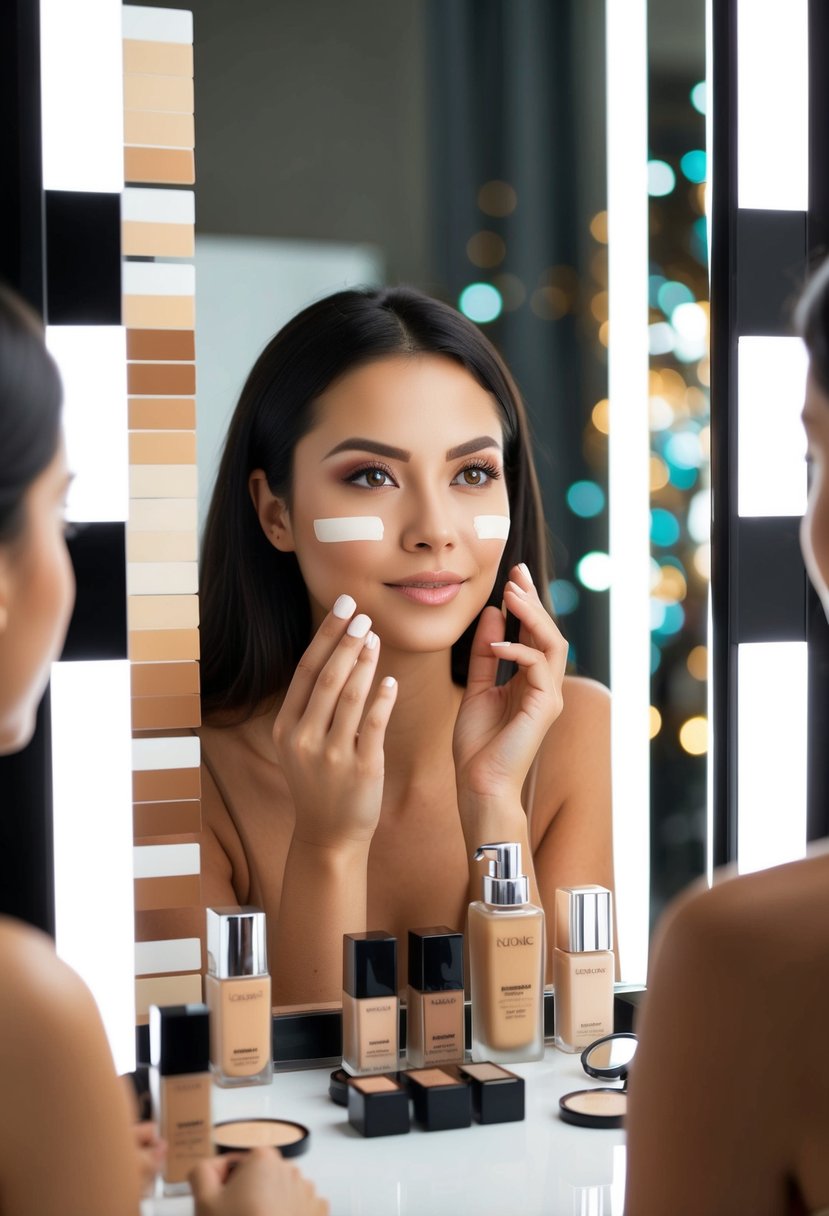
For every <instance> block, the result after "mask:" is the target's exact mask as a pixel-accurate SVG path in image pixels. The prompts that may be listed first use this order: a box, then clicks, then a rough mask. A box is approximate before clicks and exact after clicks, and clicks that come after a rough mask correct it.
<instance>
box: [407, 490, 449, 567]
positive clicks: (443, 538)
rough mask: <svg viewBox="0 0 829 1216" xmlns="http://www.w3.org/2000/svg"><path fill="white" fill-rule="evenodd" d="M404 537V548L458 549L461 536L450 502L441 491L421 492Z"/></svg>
mask: <svg viewBox="0 0 829 1216" xmlns="http://www.w3.org/2000/svg"><path fill="white" fill-rule="evenodd" d="M401 539H402V544H403V548H404V549H406V550H407V551H408V552H410V553H414V552H416V551H418V550H422V551H423V552H443V551H444V550H448V551H451V550H452V549H454V548H455V545H456V544H457V539H458V537H457V529H456V527H455V524H454V521H453V519H452V514H451V509H450V504H449V503H448V502H446V500H445V499H444V498H443V497H441V496H440V495H437V494H432V493H426V492H424V493H422V494H418V495H417V496H416V498H414V499H413V501H412V503H411V508H410V513H409V516H408V518H407V520H406V522H405V523H404V526H403V535H402V538H401Z"/></svg>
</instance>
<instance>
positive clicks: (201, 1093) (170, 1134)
mask: <svg viewBox="0 0 829 1216" xmlns="http://www.w3.org/2000/svg"><path fill="white" fill-rule="evenodd" d="M152 1072H153V1074H155V1075H154V1076H152V1077H151V1079H152V1081H153V1082H154V1083H153V1097H154V1105H155V1110H156V1117H157V1119H158V1132H159V1135H160V1136H161V1139H162V1140H166V1142H167V1159H166V1162H165V1165H164V1173H163V1179H164V1182H165V1183H169V1184H173V1185H175V1184H186V1182H187V1175H188V1174H189V1173H190V1171H191V1170H192V1168H193V1166H194V1165H198V1163H199V1161H201V1159H202V1158H203V1157H212V1156H213V1138H212V1123H213V1119H212V1116H211V1111H210V1096H211V1092H212V1082H211V1079H210V1073H207V1072H197V1073H184V1074H182V1075H181V1076H172V1077H164V1076H160V1075H159V1074H158V1072H157V1070H156V1069H153V1070H152Z"/></svg>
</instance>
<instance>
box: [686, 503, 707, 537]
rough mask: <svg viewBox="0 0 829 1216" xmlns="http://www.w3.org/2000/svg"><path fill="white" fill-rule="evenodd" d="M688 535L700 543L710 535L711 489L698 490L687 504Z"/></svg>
mask: <svg viewBox="0 0 829 1216" xmlns="http://www.w3.org/2000/svg"><path fill="white" fill-rule="evenodd" d="M687 527H688V535H689V536H690V537H691V540H694V541H696V542H697V544H702V543H703V542H704V541H707V540H708V539H709V537H710V535H711V491H710V490H698V491H697V492H696V494H695V495H694V497H693V498H692V499H691V501H690V503H689V504H688V518H687Z"/></svg>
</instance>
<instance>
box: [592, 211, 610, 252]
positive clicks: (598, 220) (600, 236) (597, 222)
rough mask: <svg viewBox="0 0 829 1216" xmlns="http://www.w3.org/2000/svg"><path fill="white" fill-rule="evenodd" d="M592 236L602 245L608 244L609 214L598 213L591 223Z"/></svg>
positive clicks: (604, 212)
mask: <svg viewBox="0 0 829 1216" xmlns="http://www.w3.org/2000/svg"><path fill="white" fill-rule="evenodd" d="M590 235H591V236H592V238H593V240H594V241H598V242H599V244H600V245H606V244H607V212H606V211H597V212H596V214H595V215H594V216H593V218H592V220H591V221H590Z"/></svg>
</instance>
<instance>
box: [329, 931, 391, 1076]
mask: <svg viewBox="0 0 829 1216" xmlns="http://www.w3.org/2000/svg"><path fill="white" fill-rule="evenodd" d="M399 1066H400V1050H399V1038H398V1001H397V938H396V937H392V936H391V935H390V934H388V933H384V932H382V931H381V930H376V931H374V932H371V933H346V934H344V935H343V1068H344V1069H345V1071H346V1072H348V1073H351V1075H352V1076H356V1075H358V1074H360V1073H369V1072H396V1071H397V1069H398V1068H399Z"/></svg>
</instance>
